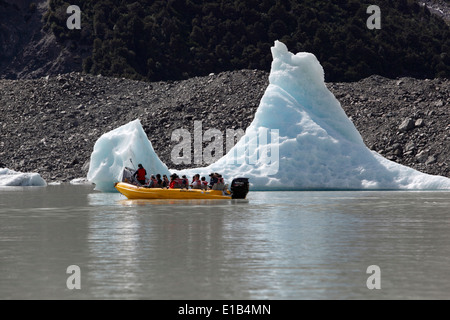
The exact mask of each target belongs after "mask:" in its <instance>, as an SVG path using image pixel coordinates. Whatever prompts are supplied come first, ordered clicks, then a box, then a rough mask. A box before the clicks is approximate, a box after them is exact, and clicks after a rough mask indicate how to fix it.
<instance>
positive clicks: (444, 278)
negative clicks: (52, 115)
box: [0, 186, 450, 299]
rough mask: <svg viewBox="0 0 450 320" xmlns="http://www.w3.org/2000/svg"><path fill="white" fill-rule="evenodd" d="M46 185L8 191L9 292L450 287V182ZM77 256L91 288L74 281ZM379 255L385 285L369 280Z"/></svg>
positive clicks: (184, 293) (321, 293)
mask: <svg viewBox="0 0 450 320" xmlns="http://www.w3.org/2000/svg"><path fill="white" fill-rule="evenodd" d="M46 190H47V191H45V192H43V191H42V190H37V189H34V191H28V190H24V191H23V193H22V192H17V191H14V192H3V193H1V197H2V198H1V200H2V201H1V206H0V220H1V221H0V253H1V256H2V260H1V263H0V283H1V285H0V297H1V298H10V297H16V298H21V297H26V298H33V297H34V298H83V299H87V298H99V299H104V298H129V299H134V298H139V299H141V298H142V299H307V298H319V299H323V298H325V299H343V298H350V299H351V298H356V299H361V298H384V299H390V298H411V297H412V298H420V297H426V298H445V297H447V298H448V297H449V296H448V292H450V281H448V280H449V275H448V268H449V267H450V232H449V231H450V220H449V219H448V217H449V211H448V208H449V207H450V197H449V193H448V192H447V193H445V192H441V193H426V192H421V193H412V192H409V193H408V192H399V193H396V192H250V193H249V197H248V200H247V201H230V200H224V201H223V200H214V201H212V200H194V201H191V200H173V201H172V200H161V201H160V200H156V201H155V200H126V199H125V198H124V197H123V196H121V195H120V194H118V193H115V194H114V193H112V194H105V193H97V192H94V191H92V188H87V187H75V186H70V187H69V188H66V187H63V186H58V187H51V188H48V189H46ZM71 264H76V265H79V266H80V268H81V270H82V290H81V291H79V292H69V291H68V290H67V289H66V288H65V280H66V274H65V269H66V268H67V266H69V265H71ZM372 264H375V265H379V266H380V268H381V270H382V290H381V291H378V292H374V291H369V290H368V289H367V287H366V285H365V284H366V280H367V276H368V275H367V274H366V269H367V267H368V266H369V265H372Z"/></svg>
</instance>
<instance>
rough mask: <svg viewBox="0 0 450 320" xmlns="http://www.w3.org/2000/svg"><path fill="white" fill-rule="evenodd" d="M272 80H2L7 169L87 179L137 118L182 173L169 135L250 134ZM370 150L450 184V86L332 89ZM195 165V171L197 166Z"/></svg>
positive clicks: (386, 84)
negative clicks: (120, 130)
mask: <svg viewBox="0 0 450 320" xmlns="http://www.w3.org/2000/svg"><path fill="white" fill-rule="evenodd" d="M267 84H268V73H266V72H263V71H253V70H242V71H233V72H225V73H221V74H217V75H210V76H207V77H198V78H192V79H189V80H185V81H178V82H157V83H146V82H138V81H131V80H126V79H115V78H106V77H102V76H91V75H84V74H80V73H69V74H64V75H58V76H54V77H45V78H39V79H34V80H0V112H1V114H2V117H1V118H0V134H1V139H0V167H7V168H10V169H14V170H17V171H23V172H31V171H32V172H39V173H41V175H42V176H43V177H44V178H45V179H46V180H47V181H69V180H71V179H74V178H78V177H85V176H86V173H87V169H88V163H89V157H90V154H91V152H92V150H93V146H94V143H95V141H96V140H97V139H98V138H99V137H100V135H101V134H103V133H105V132H107V131H109V130H112V129H114V128H116V127H118V126H120V125H122V124H125V123H127V122H129V121H132V120H134V119H136V118H139V119H140V120H141V122H142V124H143V126H144V129H145V131H146V132H147V135H148V136H149V139H150V140H151V142H152V144H153V147H154V149H155V151H156V152H157V154H158V155H159V156H160V158H161V160H162V161H164V162H165V163H166V164H167V165H168V167H170V168H178V169H180V168H183V167H186V166H176V165H174V164H173V163H172V161H171V159H170V153H171V151H172V149H173V147H174V146H175V145H176V144H178V141H175V142H172V141H171V136H172V132H173V131H174V130H176V129H179V128H185V129H187V130H189V131H190V132H191V133H193V127H194V121H195V120H201V121H202V125H203V130H207V129H209V128H217V129H219V130H221V131H222V132H224V133H225V130H226V129H239V128H241V129H244V130H245V128H246V127H247V126H248V125H249V124H250V122H251V121H252V119H253V117H254V113H255V110H256V108H257V107H258V104H259V101H260V99H261V97H262V95H263V93H264V90H265V88H266V87H267ZM327 85H328V86H329V88H330V90H331V91H332V92H333V93H334V94H335V95H336V97H337V98H338V100H339V101H340V102H341V104H342V106H343V108H344V110H345V111H346V112H347V114H348V115H349V117H351V119H352V120H353V122H354V124H355V126H356V127H357V129H358V130H359V131H360V133H361V135H362V136H363V138H364V140H365V142H366V144H367V145H368V146H369V147H370V148H371V149H373V150H376V151H378V152H380V153H382V154H383V155H384V156H385V157H387V158H389V159H392V160H394V161H397V162H399V163H402V164H406V165H408V166H411V167H413V168H416V169H418V170H420V171H423V172H427V173H431V174H438V175H443V176H447V177H450V168H449V163H450V135H449V133H450V122H449V119H450V117H449V116H450V110H449V104H450V81H449V80H445V79H436V80H416V79H410V78H402V79H399V80H389V79H385V78H382V77H378V76H372V77H370V78H368V79H364V80H362V81H359V82H356V83H329V84H327ZM194 166H197V165H192V167H194Z"/></svg>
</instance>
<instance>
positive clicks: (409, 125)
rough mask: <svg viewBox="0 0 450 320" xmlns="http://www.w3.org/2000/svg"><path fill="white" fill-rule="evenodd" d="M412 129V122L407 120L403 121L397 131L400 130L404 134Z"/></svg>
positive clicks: (409, 119)
mask: <svg viewBox="0 0 450 320" xmlns="http://www.w3.org/2000/svg"><path fill="white" fill-rule="evenodd" d="M412 129H414V120H413V119H411V118H407V119H405V120H403V122H402V123H401V125H400V126H399V127H398V130H400V131H402V132H406V131H409V130H412Z"/></svg>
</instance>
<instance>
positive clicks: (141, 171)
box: [137, 168, 147, 180]
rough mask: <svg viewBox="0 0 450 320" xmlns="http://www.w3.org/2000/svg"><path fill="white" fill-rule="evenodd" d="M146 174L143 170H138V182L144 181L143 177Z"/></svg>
mask: <svg viewBox="0 0 450 320" xmlns="http://www.w3.org/2000/svg"><path fill="white" fill-rule="evenodd" d="M146 174H147V171H145V169H144V168H139V169H138V171H137V179H138V180H145V175H146Z"/></svg>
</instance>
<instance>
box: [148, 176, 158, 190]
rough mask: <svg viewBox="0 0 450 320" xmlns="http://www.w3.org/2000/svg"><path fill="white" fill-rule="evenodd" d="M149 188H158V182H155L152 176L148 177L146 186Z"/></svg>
mask: <svg viewBox="0 0 450 320" xmlns="http://www.w3.org/2000/svg"><path fill="white" fill-rule="evenodd" d="M148 187H149V188H158V180H156V178H155V176H154V175H152V176H151V177H150V184H149V186H148Z"/></svg>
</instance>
